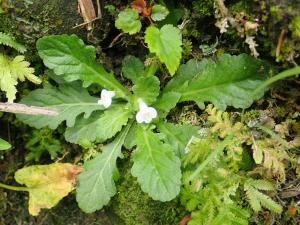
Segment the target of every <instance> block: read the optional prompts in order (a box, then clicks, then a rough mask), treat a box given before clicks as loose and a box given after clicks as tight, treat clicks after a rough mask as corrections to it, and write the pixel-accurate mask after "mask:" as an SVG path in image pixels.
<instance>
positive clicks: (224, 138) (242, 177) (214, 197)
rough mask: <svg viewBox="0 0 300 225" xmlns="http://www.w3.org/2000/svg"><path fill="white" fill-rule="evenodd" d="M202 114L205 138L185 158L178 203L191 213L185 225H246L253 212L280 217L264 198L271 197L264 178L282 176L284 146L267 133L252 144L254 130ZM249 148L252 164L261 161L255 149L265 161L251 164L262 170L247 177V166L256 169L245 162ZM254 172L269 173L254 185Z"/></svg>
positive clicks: (218, 114) (213, 113)
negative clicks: (187, 224) (272, 175)
mask: <svg viewBox="0 0 300 225" xmlns="http://www.w3.org/2000/svg"><path fill="white" fill-rule="evenodd" d="M206 112H207V113H208V117H207V120H208V122H209V123H208V127H204V128H203V129H205V131H206V132H205V135H204V136H203V137H202V138H196V139H194V140H193V142H192V143H190V144H189V145H188V146H187V148H186V149H187V151H186V154H185V155H184V157H183V166H184V168H185V170H184V174H183V184H184V187H183V191H182V192H181V202H182V203H183V204H184V205H185V206H186V208H187V209H188V210H190V211H191V212H192V220H191V221H190V222H189V225H213V224H215V225H218V224H224V225H235V224H241V225H244V224H248V220H249V217H250V212H251V209H252V210H253V211H254V212H259V211H261V210H263V208H265V209H268V210H270V211H271V212H274V213H281V212H282V207H281V206H280V205H279V204H278V203H276V202H275V201H274V200H272V199H271V198H270V197H269V196H268V195H266V194H265V193H263V191H274V186H273V184H272V183H271V182H269V181H268V180H267V179H263V178H270V176H268V174H275V173H277V174H281V176H284V175H285V165H284V164H283V161H287V162H289V160H290V158H289V156H288V154H287V152H286V149H285V148H286V145H283V144H282V143H283V142H280V141H278V140H277V139H274V138H273V139H272V138H269V137H267V136H266V134H265V133H262V134H261V135H260V136H258V137H259V138H260V139H258V138H257V137H256V138H257V139H258V140H255V138H254V137H253V129H255V128H249V127H247V126H246V125H245V124H243V123H242V122H238V121H237V122H233V120H232V118H231V116H230V114H229V113H227V112H222V111H219V110H217V109H216V108H214V107H213V106H212V105H209V106H208V107H207V109H206ZM256 132H257V130H256ZM251 147H252V149H253V154H254V158H255V157H258V158H259V157H260V156H259V154H257V152H256V153H255V151H257V149H259V150H261V154H262V157H263V159H261V160H257V158H256V160H255V162H256V163H258V164H261V166H260V167H256V168H253V171H249V172H247V171H245V167H244V164H247V163H248V164H250V166H248V167H247V168H248V169H247V170H249V169H252V166H253V165H254V164H253V163H252V162H247V161H245V159H244V155H245V154H246V155H249V154H248V153H247V152H248V151H249V149H251ZM255 149H256V150H255ZM255 154H256V155H255ZM257 168H265V169H267V170H268V172H269V173H266V174H261V176H262V179H254V178H253V177H252V174H257V172H258V171H256V169H257ZM270 172H271V173H270ZM258 174H259V173H258ZM271 178H272V177H271ZM245 196H246V198H245ZM247 205H249V206H250V207H248V206H247Z"/></svg>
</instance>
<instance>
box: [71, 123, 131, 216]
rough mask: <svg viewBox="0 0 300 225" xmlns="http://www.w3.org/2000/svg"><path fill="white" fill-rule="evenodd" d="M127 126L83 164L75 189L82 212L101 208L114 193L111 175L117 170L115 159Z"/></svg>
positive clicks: (119, 152)
mask: <svg viewBox="0 0 300 225" xmlns="http://www.w3.org/2000/svg"><path fill="white" fill-rule="evenodd" d="M129 128H130V126H127V128H126V129H125V130H124V131H123V132H122V133H120V134H119V136H118V137H116V138H115V140H114V141H113V142H111V143H109V144H107V145H106V146H104V147H103V149H102V153H99V154H98V155H97V156H96V157H95V158H94V159H92V160H90V161H87V162H86V163H85V164H84V172H82V173H81V174H80V175H79V177H78V180H79V185H78V187H77V189H76V200H77V202H78V205H79V207H80V208H81V209H82V210H83V211H84V212H86V213H92V212H94V211H96V210H98V209H101V208H102V207H103V206H104V205H106V204H107V203H108V202H109V200H110V198H111V197H112V196H114V195H115V193H116V187H115V183H114V179H113V175H114V173H115V171H116V170H117V165H116V160H117V158H118V157H120V156H121V147H122V145H123V143H124V139H125V137H126V135H127V132H128V130H129Z"/></svg>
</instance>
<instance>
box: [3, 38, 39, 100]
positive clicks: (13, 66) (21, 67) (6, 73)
mask: <svg viewBox="0 0 300 225" xmlns="http://www.w3.org/2000/svg"><path fill="white" fill-rule="evenodd" d="M0 44H2V45H6V46H9V47H11V48H14V49H16V50H17V51H19V52H21V53H23V52H25V50H26V49H25V47H24V46H23V45H21V44H19V43H17V42H16V41H15V39H14V38H13V37H12V36H10V35H7V34H5V33H0ZM25 78H26V79H28V80H30V81H31V82H33V83H35V84H39V83H41V81H40V79H39V78H38V77H36V76H35V75H34V69H33V68H31V67H29V63H28V62H27V61H25V57H24V56H22V55H18V56H16V57H14V58H10V57H8V56H5V55H4V54H1V53H0V89H1V90H2V91H5V92H6V97H7V99H8V102H13V101H14V100H15V98H16V93H17V89H16V87H15V86H16V85H17V84H18V80H20V81H25Z"/></svg>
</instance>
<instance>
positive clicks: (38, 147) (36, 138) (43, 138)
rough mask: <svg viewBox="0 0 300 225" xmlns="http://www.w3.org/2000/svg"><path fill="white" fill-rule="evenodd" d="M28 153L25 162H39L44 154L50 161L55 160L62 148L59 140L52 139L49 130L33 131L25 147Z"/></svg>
mask: <svg viewBox="0 0 300 225" xmlns="http://www.w3.org/2000/svg"><path fill="white" fill-rule="evenodd" d="M25 148H26V150H29V153H28V154H27V155H26V158H25V159H26V160H27V161H31V160H34V161H39V160H40V158H41V156H42V155H43V154H44V153H48V154H49V155H50V157H51V159H52V160H53V159H56V158H57V155H58V154H59V153H62V151H63V147H62V146H61V143H60V141H59V140H57V139H55V137H53V134H52V131H51V130H50V129H47V128H45V129H41V130H34V131H33V132H32V133H31V134H30V137H29V139H28V140H27V142H26V145H25Z"/></svg>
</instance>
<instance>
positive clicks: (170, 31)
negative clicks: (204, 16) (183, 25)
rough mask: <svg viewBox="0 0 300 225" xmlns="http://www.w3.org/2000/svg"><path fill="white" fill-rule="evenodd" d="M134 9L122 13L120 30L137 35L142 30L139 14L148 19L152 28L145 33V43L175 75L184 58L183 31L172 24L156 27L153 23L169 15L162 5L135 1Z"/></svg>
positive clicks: (119, 16)
mask: <svg viewBox="0 0 300 225" xmlns="http://www.w3.org/2000/svg"><path fill="white" fill-rule="evenodd" d="M131 6H132V8H127V9H125V10H123V11H121V12H120V13H119V15H118V18H117V20H116V22H115V26H116V27H117V28H118V29H121V30H123V31H124V32H125V33H129V34H135V33H137V32H139V31H140V30H141V22H140V20H139V13H141V15H142V16H144V17H147V18H148V19H149V20H150V22H151V24H152V25H151V26H148V27H147V29H146V31H145V43H146V44H147V45H148V48H149V50H150V52H151V53H155V54H156V55H157V57H158V58H159V60H160V61H161V62H162V63H164V64H165V65H166V67H167V69H168V71H169V73H170V74H171V75H174V74H175V72H176V70H177V69H178V66H179V64H180V60H181V56H182V47H181V46H182V36H181V31H180V29H178V28H177V27H174V26H173V25H171V24H165V25H164V26H162V27H161V28H160V29H159V28H157V27H156V26H154V24H153V23H152V21H151V19H152V20H153V21H161V20H164V19H165V18H166V16H167V15H168V14H169V11H168V9H167V8H166V7H165V6H162V5H154V6H152V7H149V6H147V3H146V2H145V1H143V0H141V1H140V0H136V1H133V2H132V4H131Z"/></svg>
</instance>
